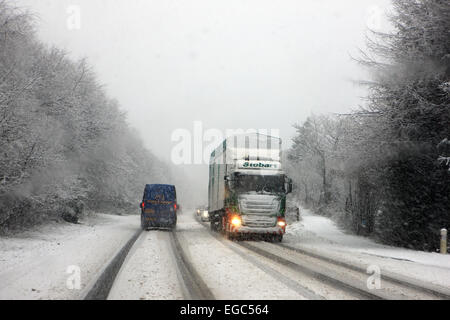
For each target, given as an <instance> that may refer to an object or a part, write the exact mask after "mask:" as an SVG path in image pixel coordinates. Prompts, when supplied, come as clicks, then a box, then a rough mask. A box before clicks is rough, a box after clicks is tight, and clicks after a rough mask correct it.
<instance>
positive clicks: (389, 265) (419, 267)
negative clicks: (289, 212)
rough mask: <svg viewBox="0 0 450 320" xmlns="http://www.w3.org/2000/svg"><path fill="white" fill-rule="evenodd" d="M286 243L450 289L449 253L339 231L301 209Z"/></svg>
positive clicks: (321, 218) (288, 229) (286, 237)
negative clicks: (395, 244)
mask: <svg viewBox="0 0 450 320" xmlns="http://www.w3.org/2000/svg"><path fill="white" fill-rule="evenodd" d="M301 216H302V220H301V221H300V222H295V223H293V224H291V225H289V226H288V227H287V229H286V235H285V238H284V241H283V243H284V244H286V245H288V246H292V247H295V248H301V249H304V250H308V251H311V252H315V253H318V254H320V255H324V256H327V257H330V258H333V259H337V260H341V261H344V262H346V263H350V264H355V265H358V266H361V267H365V268H366V267H368V266H370V265H374V266H378V267H380V269H381V272H382V273H383V272H384V271H386V272H393V273H397V274H401V275H404V276H407V277H410V278H413V279H417V280H419V281H424V282H427V283H432V284H434V285H439V286H443V287H447V288H450V255H442V254H438V253H430V252H423V251H416V250H410V249H404V248H397V247H392V246H387V245H382V244H379V243H376V242H375V241H373V240H371V239H369V238H365V237H361V236H356V235H351V234H346V233H345V232H343V231H342V230H340V229H339V228H338V227H337V226H336V224H335V223H334V222H333V221H332V220H330V219H329V218H326V217H322V216H318V215H315V214H313V213H311V212H310V211H309V210H307V209H303V208H301Z"/></svg>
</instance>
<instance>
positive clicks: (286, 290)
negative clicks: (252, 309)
mask: <svg viewBox="0 0 450 320" xmlns="http://www.w3.org/2000/svg"><path fill="white" fill-rule="evenodd" d="M174 239H176V241H177V243H178V244H179V245H178V247H177V246H175V245H174ZM180 256H181V257H182V259H180ZM180 260H183V261H184V264H185V265H184V266H180ZM186 270H187V271H186ZM189 274H190V276H191V278H190V279H189ZM187 276H188V279H186V277H187ZM370 276H371V274H367V273H366V270H364V269H362V270H360V269H358V268H357V267H355V266H353V265H348V264H342V263H339V262H336V261H335V260H333V259H328V258H325V259H324V258H321V257H318V256H314V255H311V254H308V253H305V252H302V251H301V250H297V251H295V250H293V249H292V247H289V246H285V245H278V244H273V243H266V242H257V241H243V242H233V241H229V240H226V239H224V238H223V237H222V236H221V235H218V234H215V233H212V232H211V231H210V230H209V228H208V224H205V223H201V222H199V221H197V219H196V218H195V217H194V215H193V214H191V213H190V212H189V211H187V212H186V213H185V214H182V215H179V218H178V226H177V230H176V231H175V232H173V233H172V232H169V231H156V230H153V231H148V232H143V233H142V234H141V237H140V238H139V240H138V241H137V242H136V243H135V245H134V247H133V249H132V250H131V252H130V253H129V254H128V257H127V259H126V261H125V263H124V265H123V266H122V268H121V271H120V272H119V274H118V276H117V278H116V281H115V283H114V286H113V288H112V290H111V292H110V295H109V299H190V298H198V293H197V294H196V293H194V294H193V293H192V292H194V291H195V290H197V291H198V290H199V291H204V292H206V297H208V298H215V299H242V300H248V299H438V298H445V297H446V296H445V295H444V296H439V295H436V294H435V293H434V292H433V289H434V288H432V287H428V288H431V289H430V290H426V289H424V288H421V287H420V286H419V287H417V286H416V285H411V284H409V285H405V283H402V281H401V280H397V279H390V278H383V279H382V281H381V282H380V284H381V287H380V288H378V289H377V288H374V287H373V286H372V287H370V285H368V284H367V280H368V278H369V277H370ZM196 286H198V288H194V287H196ZM444 291H445V290H444ZM446 293H448V291H446ZM200 294H202V293H200Z"/></svg>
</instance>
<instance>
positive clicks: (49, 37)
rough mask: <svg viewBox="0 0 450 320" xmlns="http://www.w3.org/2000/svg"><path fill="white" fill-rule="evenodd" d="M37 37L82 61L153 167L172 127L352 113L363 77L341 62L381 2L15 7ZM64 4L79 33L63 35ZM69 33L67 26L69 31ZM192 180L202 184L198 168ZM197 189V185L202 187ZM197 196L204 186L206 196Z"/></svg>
mask: <svg viewBox="0 0 450 320" xmlns="http://www.w3.org/2000/svg"><path fill="white" fill-rule="evenodd" d="M16 2H17V3H19V4H20V5H22V6H26V7H28V8H30V9H31V10H32V11H33V12H35V13H36V14H37V16H38V17H39V20H38V24H37V26H38V31H39V36H40V38H41V39H42V40H43V41H44V42H46V43H48V44H54V45H56V46H58V47H60V48H64V49H66V50H67V51H69V52H70V53H71V55H72V56H73V57H75V58H80V57H87V58H88V60H89V62H90V63H91V64H92V65H93V66H94V70H95V71H96V72H97V74H98V77H99V80H100V81H101V82H102V83H104V84H105V88H106V90H107V93H108V94H109V96H111V97H113V98H116V99H117V100H118V101H119V103H120V104H121V106H122V108H123V109H124V110H126V111H127V112H128V119H129V122H130V124H131V125H132V126H134V127H136V128H137V129H138V130H139V132H140V133H141V135H142V138H143V140H144V141H145V144H146V146H147V147H148V148H150V149H151V150H152V151H153V152H154V153H155V154H156V155H157V156H159V157H160V158H161V159H163V160H167V161H170V155H171V150H172V147H173V146H174V145H175V143H174V142H172V141H171V134H172V132H173V131H174V130H175V129H177V128H185V129H188V130H192V128H193V121H195V120H201V121H202V124H203V127H204V128H205V129H207V128H218V129H220V130H225V129H227V128H243V129H247V128H255V129H271V128H274V129H279V130H280V136H281V138H282V139H283V143H284V147H287V146H289V144H290V139H291V138H292V136H293V134H294V133H295V131H294V129H293V128H292V124H293V123H295V122H302V121H304V120H305V119H306V117H307V116H308V115H310V114H311V113H312V112H314V113H316V114H318V113H327V112H347V111H349V110H351V109H352V108H353V109H354V108H356V107H357V105H358V104H361V103H362V102H361V99H360V98H361V97H362V96H364V95H365V94H366V92H365V89H364V88H361V87H359V86H357V85H355V84H353V82H352V80H358V79H364V78H367V75H366V74H365V73H364V70H362V69H361V67H360V66H358V65H357V64H356V63H355V62H354V61H352V60H351V58H350V55H354V56H357V55H358V48H364V38H365V35H366V33H367V27H368V26H370V27H372V28H374V29H386V28H387V22H386V19H384V18H383V15H384V12H385V11H386V10H387V9H388V8H389V6H390V2H389V1H388V0H341V1H337V0H282V1H275V0H227V1H224V0H184V1H172V0H159V1H155V0H83V1H76V0H71V1H65V0H19V1H16ZM73 5H75V6H76V7H75V8H79V9H80V18H81V20H80V22H81V25H80V28H79V29H78V28H75V29H70V28H68V22H69V26H72V27H73V19H72V18H73V14H74V11H73ZM71 23H72V24H71ZM198 170H202V171H201V176H202V177H206V174H207V172H206V170H204V168H202V169H197V170H194V171H192V172H195V171H197V172H198ZM202 183H206V184H207V181H206V182H202ZM206 187H207V186H206Z"/></svg>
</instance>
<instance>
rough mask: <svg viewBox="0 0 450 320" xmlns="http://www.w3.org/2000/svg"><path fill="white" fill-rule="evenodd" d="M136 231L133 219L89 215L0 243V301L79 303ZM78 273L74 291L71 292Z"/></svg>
mask: <svg viewBox="0 0 450 320" xmlns="http://www.w3.org/2000/svg"><path fill="white" fill-rule="evenodd" d="M138 229H139V217H138V216H136V215H130V216H114V215H106V214H95V215H93V216H92V217H90V218H89V219H86V220H85V221H82V223H81V224H69V223H56V222H54V223H51V224H49V225H46V226H42V227H39V228H35V229H34V230H33V231H27V232H23V233H21V234H18V235H15V236H12V237H2V238H0V299H80V298H82V297H83V295H84V294H85V292H84V291H85V290H84V289H86V287H87V286H89V284H90V283H91V282H92V281H93V280H94V279H95V278H96V277H97V276H98V273H99V272H100V271H101V270H102V268H103V267H104V265H105V263H107V262H108V261H109V260H110V259H111V257H113V256H114V254H115V253H117V251H118V250H120V248H122V246H123V245H124V244H125V243H126V242H127V241H128V240H129V239H130V238H131V237H132V236H133V235H134V234H135V232H136V230H138ZM78 270H79V271H80V272H79V275H80V277H79V279H80V281H79V284H80V285H79V288H77V280H78V277H77V275H78Z"/></svg>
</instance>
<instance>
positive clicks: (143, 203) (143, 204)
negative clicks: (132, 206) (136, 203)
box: [141, 201, 145, 209]
mask: <svg viewBox="0 0 450 320" xmlns="http://www.w3.org/2000/svg"><path fill="white" fill-rule="evenodd" d="M141 207H142V209H144V207H145V202H144V201H142V203H141Z"/></svg>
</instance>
